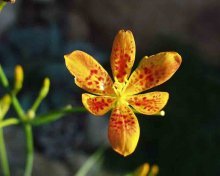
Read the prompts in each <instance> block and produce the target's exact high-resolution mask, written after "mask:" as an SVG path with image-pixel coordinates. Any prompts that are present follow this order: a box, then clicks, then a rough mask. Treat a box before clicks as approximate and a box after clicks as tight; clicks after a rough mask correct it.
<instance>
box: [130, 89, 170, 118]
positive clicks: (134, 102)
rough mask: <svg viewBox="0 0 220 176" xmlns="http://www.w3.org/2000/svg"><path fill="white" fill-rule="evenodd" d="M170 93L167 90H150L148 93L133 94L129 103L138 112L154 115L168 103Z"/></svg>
mask: <svg viewBox="0 0 220 176" xmlns="http://www.w3.org/2000/svg"><path fill="white" fill-rule="evenodd" d="M168 99H169V94H168V93H167V92H150V93H146V94H138V95H131V96H129V97H128V98H127V101H128V103H129V104H130V105H131V106H132V107H133V108H134V109H135V110H136V111H138V112H140V113H142V114H146V115H152V114H155V113H157V112H159V111H160V110H161V109H163V107H164V106H165V105H166V104H167V101H168Z"/></svg>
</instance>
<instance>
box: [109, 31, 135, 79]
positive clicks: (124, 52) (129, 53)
mask: <svg viewBox="0 0 220 176" xmlns="http://www.w3.org/2000/svg"><path fill="white" fill-rule="evenodd" d="M135 51H136V48H135V41H134V37H133V34H132V32H131V31H124V30H120V31H119V32H118V34H117V35H116V37H115V40H114V43H113V47H112V53H111V68H112V73H113V76H114V78H115V79H117V80H118V81H119V82H124V81H125V80H126V79H127V78H128V76H129V75H130V72H131V68H132V66H133V64H134V59H135Z"/></svg>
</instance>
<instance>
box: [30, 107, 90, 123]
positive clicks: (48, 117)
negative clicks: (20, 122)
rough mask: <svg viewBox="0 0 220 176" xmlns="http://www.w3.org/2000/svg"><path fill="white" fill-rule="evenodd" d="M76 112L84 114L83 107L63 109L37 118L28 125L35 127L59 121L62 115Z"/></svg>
mask: <svg viewBox="0 0 220 176" xmlns="http://www.w3.org/2000/svg"><path fill="white" fill-rule="evenodd" d="M78 112H86V109H85V108H83V107H73V108H71V107H65V108H62V109H59V110H55V111H52V112H49V113H46V114H43V115H40V116H37V117H35V118H34V119H33V120H31V121H30V123H31V124H32V125H35V126H37V125H42V124H47V123H50V122H53V121H55V120H58V119H60V118H61V117H63V116H64V115H67V114H70V113H78Z"/></svg>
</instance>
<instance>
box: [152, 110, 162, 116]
mask: <svg viewBox="0 0 220 176" xmlns="http://www.w3.org/2000/svg"><path fill="white" fill-rule="evenodd" d="M153 115H156V116H165V111H164V110H162V111H159V112H157V113H156V114H153Z"/></svg>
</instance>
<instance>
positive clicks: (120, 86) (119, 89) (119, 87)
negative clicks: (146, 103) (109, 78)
mask: <svg viewBox="0 0 220 176" xmlns="http://www.w3.org/2000/svg"><path fill="white" fill-rule="evenodd" d="M126 83H127V81H125V82H123V83H120V82H118V81H115V82H114V84H113V89H114V91H115V94H116V97H117V102H116V105H122V104H123V105H124V104H126V105H128V102H127V101H126V96H125V94H124V90H125V89H124V88H125V85H126Z"/></svg>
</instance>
